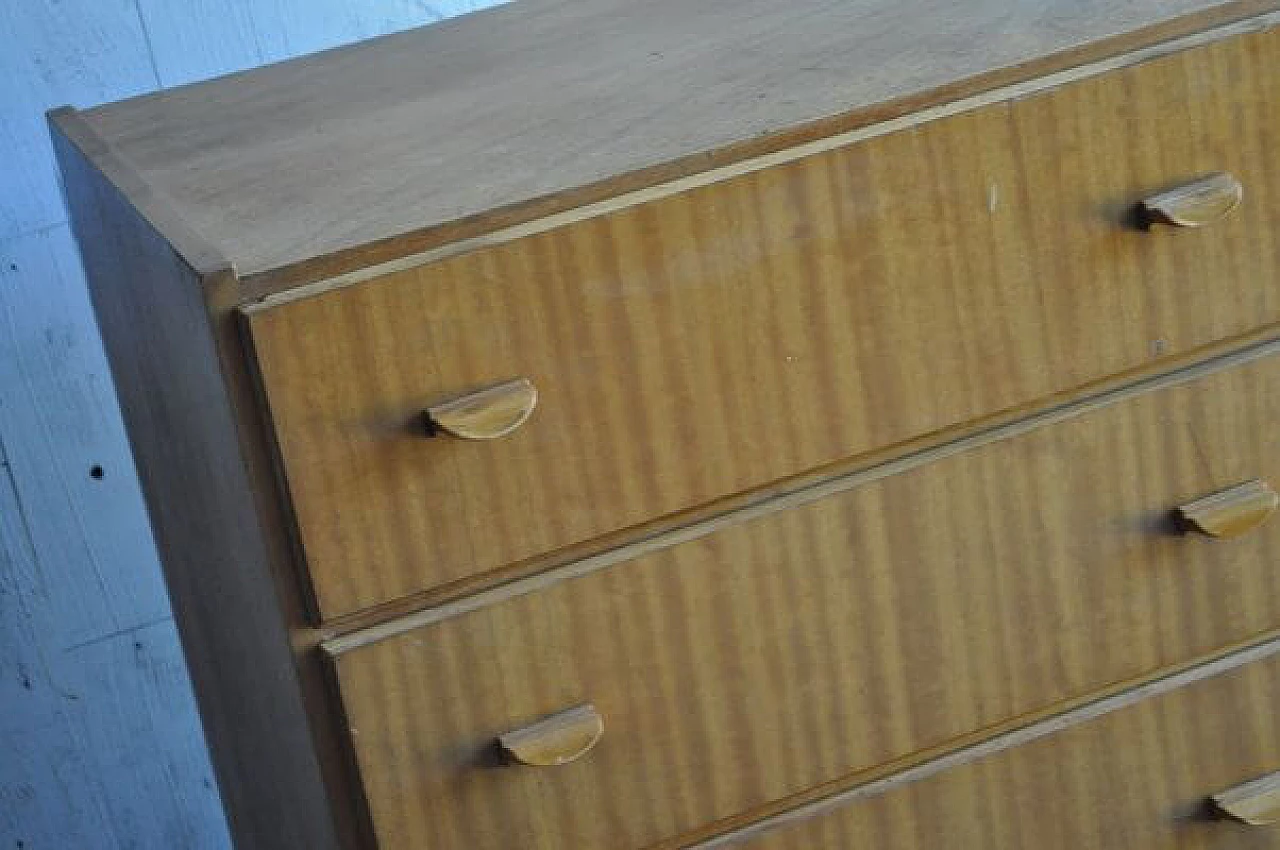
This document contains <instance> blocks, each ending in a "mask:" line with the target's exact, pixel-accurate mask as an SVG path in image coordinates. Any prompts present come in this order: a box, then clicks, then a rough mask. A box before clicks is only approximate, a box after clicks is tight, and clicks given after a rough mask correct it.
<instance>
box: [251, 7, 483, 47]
mask: <svg viewBox="0 0 1280 850" xmlns="http://www.w3.org/2000/svg"><path fill="white" fill-rule="evenodd" d="M251 5H252V7H253V15H254V21H255V23H256V24H257V26H258V44H259V46H260V49H261V51H262V58H263V61H265V62H276V61H279V60H281V59H287V58H289V57H291V56H299V55H301V54H304V53H314V52H315V51H317V50H326V49H328V48H330V47H336V46H338V45H340V44H348V43H350V42H353V41H359V40H361V39H365V38H372V37H374V36H378V35H386V34H387V33H392V32H399V31H400V30H405V29H409V28H411V27H416V26H421V25H423V24H427V23H431V22H433V21H439V20H441V19H443V18H448V17H453V16H455V15H460V14H463V13H466V12H473V11H476V10H479V9H483V8H487V7H489V6H494V5H497V3H495V2H492V0H489V2H486V1H485V0H442V2H434V3H431V2H421V0H379V2H376V3H348V2H345V0H255V2H252V4H251Z"/></svg>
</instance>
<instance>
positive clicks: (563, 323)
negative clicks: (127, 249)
mask: <svg viewBox="0 0 1280 850" xmlns="http://www.w3.org/2000/svg"><path fill="white" fill-rule="evenodd" d="M1278 54H1280V35H1277V34H1273V33H1263V34H1255V35H1249V36H1243V37H1238V38H1234V39H1231V40H1229V41H1225V42H1221V43H1217V44H1212V45H1209V46H1206V47H1201V48H1197V49H1195V50H1191V51H1187V52H1185V53H1182V54H1178V55H1174V56H1171V57H1166V58H1163V59H1160V60H1157V61H1154V62H1150V63H1147V64H1144V65H1140V66H1136V67H1132V68H1128V69H1125V70H1121V71H1116V72H1113V73H1110V74H1107V75H1105V76H1102V77H1098V78H1093V79H1088V80H1085V81H1083V82H1079V83H1075V84H1072V85H1069V86H1066V87H1064V88H1061V89H1057V90H1054V91H1050V92H1047V93H1045V94H1041V95H1038V96H1035V97H1032V98H1028V99H1026V100H1020V101H1014V102H1012V103H999V104H996V105H993V106H988V107H983V108H980V109H976V110H974V111H971V112H967V113H964V114H960V115H957V116H954V117H950V118H946V119H943V120H939V121H934V122H930V123H926V124H922V125H920V126H916V127H913V128H910V129H907V130H903V131H900V132H897V133H894V134H891V135H887V136H881V137H877V138H872V139H869V140H866V141H862V142H859V143H857V144H852V145H848V146H845V147H839V148H835V149H832V150H829V151H826V152H822V153H818V154H814V155H811V156H808V157H806V158H803V159H799V160H796V161H793V162H789V163H784V164H780V165H774V166H771V167H769V168H766V169H764V170H758V171H753V172H747V173H743V174H740V175H738V176H735V177H732V178H730V179H726V180H723V181H720V182H717V183H714V184H712V185H708V186H704V187H701V188H696V189H691V190H688V191H684V192H682V193H679V194H675V195H670V196H667V197H661V198H658V199H655V200H650V201H647V202H645V203H641V204H637V205H633V206H628V207H624V208H620V209H617V210H615V211H613V212H610V213H607V214H603V215H599V216H597V217H593V218H589V219H585V220H581V221H577V222H573V223H569V224H566V225H563V226H560V227H557V228H555V229H551V230H547V231H545V232H541V233H535V234H532V235H527V236H524V237H522V238H519V239H515V240H513V241H509V242H505V243H502V244H495V245H491V246H489V247H485V248H482V249H479V250H476V251H473V252H471V253H467V254H464V255H461V256H457V257H453V258H450V259H445V260H441V261H438V262H435V263H432V264H429V265H424V266H420V267H417V268H412V269H409V270H405V271H399V272H394V273H391V274H387V275H385V276H383V277H380V278H377V279H374V280H370V281H367V282H364V283H362V284H360V285H357V286H350V287H346V288H341V289H335V290H332V291H329V292H326V293H323V294H320V295H316V296H312V297H309V298H305V299H301V300H296V301H291V302H286V303H281V304H276V305H273V306H271V305H269V306H265V307H260V308H255V309H252V310H250V311H249V312H248V314H247V322H248V326H249V330H250V336H251V338H252V343H253V347H254V351H255V352H256V357H257V361H258V365H259V369H260V371H261V376H262V380H263V385H264V388H265V393H266V397H267V401H268V403H269V406H270V411H271V415H272V418H273V421H274V424H275V428H276V438H277V440H278V445H279V453H280V456H281V459H282V464H283V469H284V473H285V476H286V478H287V481H288V484H289V488H290V491H291V494H292V500H293V509H294V512H295V516H296V520H297V524H298V530H299V538H300V540H301V543H302V546H303V548H304V551H305V555H306V559H307V562H308V567H309V571H310V575H311V580H312V583H313V587H314V591H315V595H316V599H317V602H318V606H319V609H320V613H321V614H322V615H324V616H335V615H341V614H344V613H349V612H352V611H354V610H358V609H360V608H363V607H366V606H370V605H374V604H377V603H379V602H383V601H387V600H390V599H395V598H397V597H401V596H404V595H407V594H411V593H414V592H416V591H421V590H425V589H429V588H433V587H438V586H441V585H444V584H448V583H450V582H454V581H457V580H459V579H462V578H465V577H468V576H474V575H477V574H481V573H485V572H489V571H493V570H497V569H499V568H502V567H504V566H507V565H510V564H513V563H516V562H519V561H521V560H522V559H527V558H530V557H533V556H536V555H539V554H542V553H546V552H550V551H553V550H556V549H559V548H561V547H565V546H568V545H570V544H573V543H576V542H580V541H584V540H589V539H592V538H595V537H598V536H600V535H604V534H607V533H609V532H612V531H617V530H619V529H623V528H626V527H629V526H633V525H636V524H638V523H642V522H644V521H646V520H649V519H652V518H655V517H658V516H662V515H669V514H672V513H675V512H679V511H681V510H685V509H688V508H691V507H694V506H698V505H704V504H706V503H709V502H712V501H715V500H716V499H719V498H722V497H726V496H730V495H732V494H735V493H738V492H741V491H743V490H747V489H750V488H753V487H759V486H761V485H764V484H767V483H768V482H771V481H775V480H777V479H780V478H783V477H786V476H789V475H792V474H796V473H800V472H803V471H807V470H812V469H815V468H818V467H821V466H823V465H825V464H830V463H834V462H837V461H840V460H842V459H846V458H849V457H851V456H853V455H857V454H859V453H862V452H866V451H868V450H871V449H875V448H877V447H883V446H886V445H890V444H893V443H895V442H899V441H902V440H905V439H908V438H910V437H912V436H916V435H920V434H924V433H928V432H931V431H935V430H937V429H941V428H944V427H947V426H949V425H953V424H956V423H958V422H963V421H966V420H970V419H973V418H975V417H979V416H982V415H984V414H989V413H993V412H996V411H1000V410H1005V409H1008V408H1013V407H1016V406H1019V405H1023V404H1027V403H1030V402H1033V401H1034V400H1036V399H1039V398H1043V397H1045V396H1048V395H1051V394H1053V393H1057V392H1061V391H1065V390H1069V389H1071V388H1073V387H1078V386H1080V385H1081V384H1084V383H1087V382H1089V381H1091V380H1094V379H1099V378H1102V377H1105V376H1108V375H1113V374H1116V373H1121V372H1124V371H1126V370H1132V369H1135V368H1139V367H1142V366H1144V365H1146V364H1148V363H1151V362H1152V361H1154V360H1159V359H1160V358H1170V357H1174V356H1177V355H1186V354H1187V353H1188V352H1191V351H1193V350H1194V349H1196V348H1198V347H1201V346H1204V345H1206V344H1208V343H1211V342H1214V341H1215V340H1221V339H1224V338H1229V337H1232V336H1235V335H1239V334H1241V333H1244V332H1247V331H1249V330H1251V329H1255V328H1258V327H1261V326H1264V325H1268V324H1271V323H1273V322H1275V321H1277V319H1278V318H1280V316H1278V315H1277V312H1278V310H1280V300H1278V299H1277V297H1276V293H1275V287H1274V286H1273V274H1274V271H1273V270H1274V269H1276V268H1278V267H1280V252H1278V251H1277V246H1276V237H1275V236H1274V235H1273V234H1274V233H1275V232H1277V230H1276V223H1277V222H1280V168H1274V167H1272V166H1271V164H1270V163H1269V162H1268V161H1267V156H1268V155H1269V153H1270V152H1271V151H1272V150H1273V148H1274V143H1273V140H1274V139H1275V138H1277V136H1278V134H1280V114H1277V107H1276V106H1275V105H1276V104H1280V75H1276V74H1273V73H1270V71H1269V67H1273V66H1274V64H1275V63H1276V62H1277V61H1278V60H1280V55H1278ZM1214 171H1228V172H1230V173H1232V174H1233V175H1235V176H1236V177H1237V178H1239V180H1240V181H1241V182H1242V183H1243V184H1244V191H1245V201H1244V203H1243V205H1242V206H1241V208H1240V209H1238V210H1236V211H1235V212H1233V213H1231V214H1230V215H1228V216H1227V217H1226V218H1224V219H1223V220H1221V221H1219V222H1216V223H1214V224H1213V225H1212V226H1209V227H1204V228H1200V229H1180V228H1173V227H1163V226H1161V227H1155V228H1152V229H1151V230H1150V231H1148V232H1142V231H1140V230H1137V229H1134V228H1132V227H1130V226H1126V224H1125V219H1126V213H1127V211H1128V210H1129V209H1131V208H1132V206H1133V204H1134V202H1135V201H1137V200H1139V199H1141V198H1142V197H1144V196H1146V195H1148V194H1151V193H1154V192H1157V191H1160V190H1162V189H1166V188H1168V187H1170V186H1171V185H1176V184H1178V183H1180V182H1182V181H1186V180H1190V179H1193V178H1195V177H1199V176H1202V175H1203V174H1205V173H1207V172H1214ZM467 177H468V176H467V175H459V179H465V178H467ZM517 377H524V378H528V379H529V380H530V381H531V382H532V383H533V384H534V385H535V386H536V387H537V390H538V392H539V394H540V399H541V400H540V402H539V406H538V409H537V410H536V412H535V413H534V414H533V416H532V417H531V418H530V420H529V421H528V422H527V423H526V424H524V426H523V427H521V428H519V429H518V430H516V431H514V432H513V433H511V434H510V435H508V436H506V437H505V438H503V439H500V440H494V441H469V440H463V439H456V438H453V437H450V436H447V435H442V436H437V437H435V438H428V437H427V436H426V434H425V432H424V430H423V429H422V427H421V419H420V413H421V411H422V410H423V409H424V408H425V407H427V406H429V405H432V404H435V403H438V402H440V401H441V400H443V399H447V398H449V397H452V396H456V395H459V394H464V393H467V392H469V391H473V390H476V389H478V388H481V387H484V386H487V385H492V384H494V383H498V382H502V381H507V380H510V379H513V378H517Z"/></svg>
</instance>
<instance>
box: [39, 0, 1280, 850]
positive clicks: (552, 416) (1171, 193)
mask: <svg viewBox="0 0 1280 850" xmlns="http://www.w3.org/2000/svg"><path fill="white" fill-rule="evenodd" d="M953 6H955V8H953ZM1277 22H1280V8H1278V7H1276V6H1275V4H1272V3H1265V2H1233V3H1224V4H1213V3H1205V2H1193V1H1192V0H1183V1H1182V2H1175V0H1141V2H1134V3H1128V4H1115V8H1111V7H1102V6H1098V7H1089V6H1085V5H1081V4H1078V3H1066V2H1062V3H1059V2H1050V0H1044V1H1043V2H1039V3H1035V4H1007V3H996V2H990V3H979V4H941V3H931V2H924V0H908V2H904V3H884V2H881V0H859V2H853V3H831V2H818V0H812V2H811V0H805V2H802V3H797V4H777V3H772V4H769V3H764V2H759V0H736V2H728V0H723V2H719V1H718V2H711V3H705V4H680V3H675V2H668V1H667V0H661V2H655V3H643V4H638V3H627V2H622V0H589V2H576V3H571V2H558V1H557V0H522V2H518V3H515V4H513V5H512V6H510V7H506V8H503V9H499V10H494V11H491V12H486V13H481V14H478V15H476V16H474V17H472V18H469V19H465V20H461V21H457V22H452V23H449V24H446V25H443V26H440V27H434V28H429V29H427V30H421V31H416V32H410V33H404V34H401V35H397V36H392V37H389V38H385V39H379V40H375V41H373V42H369V43H366V44H362V45H358V46H355V47H352V48H346V49H342V50H338V51H332V52H329V53H325V54H320V55H317V56H315V57H311V58H306V59H302V60H297V61H294V62H288V63H284V64H282V65H278V66H273V67H270V68H265V69H260V70H258V71H253V72H249V73H246V74H243V75H236V76H233V77H229V78H224V79H221V80H215V81H211V82H208V83H202V84H198V85H195V86H189V87H184V88H181V89H176V90H173V91H170V92H163V93H159V94H155V95H150V96H147V97H143V98H138V99H135V100H131V101H125V102H122V103H119V104H112V105H108V106H103V107H98V108H95V109H91V110H87V111H83V112H81V111H76V110H72V109H64V110H59V111H56V112H54V113H52V114H51V124H52V127H53V133H54V140H55V146H56V148H57V151H58V155H59V161H60V164H61V167H62V170H63V175H64V184H65V187H66V190H67V198H68V203H69V206H70V208H71V211H72V214H73V219H74V224H75V228H76V232H77V235H78V238H79V240H80V243H81V247H82V253H83V255H84V259H85V264H86V268H87V270H88V272H89V277H90V281H91V286H92V289H93V295H94V303H95V307H96V309H97V312H98V316H99V320H100V324H101V327H102V331H103V337H104V341H105V343H106V346H107V349H108V354H109V358H110V360H111V363H112V368H113V374H114V377H115V380H116V383H117V388H118V390H119V393H120V397H121V400H122V407H123V409H124V414H125V419H126V423H127V425H128V427H129V432H130V437H131V440H132V443H133V449H134V453H135V457H136V460H137V464H138V468H139V473H140V476H141V478H142V481H143V486H144V490H145V492H146V494H147V498H148V505H149V509H150V512H151V518H152V524H153V528H154V531H155V534H156V539H157V544H158V546H159V548H160V551H161V553H162V556H163V560H164V563H165V566H166V573H167V578H168V581H169V585H170V590H171V594H172V597H173V601H174V607H175V612H176V614H177V616H178V619H179V624H180V627H181V632H182V636H183V641H184V647H185V649H186V652H187V655H188V658H189V661H190V664H191V669H192V676H193V680H194V682H195V686H196V690H197V695H198V697H199V700H200V704H201V709H202V716H203V719H204V722H205V724H206V732H207V736H208V739H209V741H210V745H211V749H212V751H213V756H214V761H215V766H216V768H217V771H218V777H219V783H220V789H221V791H222V794H223V798H224V800H225V802H226V806H227V811H228V815H229V817H230V820H231V824H232V831H233V833H234V834H235V836H236V840H237V843H238V844H239V845H240V846H244V847H290V848H294V847H307V848H327V847H335V848H336V847H344V848H375V847H376V848H380V850H400V848H419V847H430V848H439V850H455V848H469V849H470V848H474V849H475V850H490V848H492V850H498V848H513V847H519V848H545V849H546V850H552V848H554V850H559V849H560V848H623V850H640V848H659V847H662V848H666V847H671V848H674V847H691V846H703V847H720V846H729V845H733V844H744V845H748V846H751V845H756V844H758V845H759V846H778V847H783V846H786V847H805V848H817V847H831V848H836V847H846V846H850V844H851V843H855V842H858V841H862V840H863V839H862V837H863V836H867V839H866V840H867V841H868V842H870V843H874V844H876V845H878V846H894V847H897V846H902V847H912V846H917V845H919V846H922V847H923V846H939V844H948V846H962V847H975V848H976V847H1008V848H1016V847H1022V846H1026V845H1027V844H1028V843H1029V839H1028V838H1027V835H1028V832H1027V830H1031V829H1044V830H1047V831H1048V832H1050V833H1052V835H1053V836H1054V840H1060V841H1061V843H1062V846H1073V847H1080V846H1097V847H1112V846H1114V847H1139V846H1140V847H1147V846H1150V847H1161V848H1163V847H1192V846H1195V847H1246V846H1248V847H1263V846H1280V834H1277V833H1268V832H1267V831H1266V830H1265V828H1264V827H1261V826H1258V825H1257V824H1256V823H1244V821H1255V822H1260V821H1263V820H1267V819H1270V818H1272V817H1280V790H1277V789H1278V788H1280V774H1277V773H1276V772H1277V771H1280V756H1277V752H1278V751H1277V749H1276V741H1277V738H1276V734H1277V728H1276V725H1275V722H1274V717H1272V712H1271V710H1270V707H1271V705H1272V704H1273V702H1274V693H1275V691H1276V689H1277V687H1278V685H1277V681H1280V680H1277V678H1276V670H1275V668H1276V663H1277V661H1276V656H1277V655H1280V575H1278V574H1277V569H1276V567H1275V563H1276V560H1277V557H1280V525H1272V524H1269V523H1268V522H1267V520H1268V519H1269V518H1270V514H1271V513H1272V512H1273V511H1274V509H1275V507H1276V504H1277V496H1276V494H1275V493H1274V491H1272V489H1271V486H1270V484H1269V483H1268V482H1272V483H1274V482H1276V481H1277V480H1278V479H1280V465H1278V464H1280V460H1277V458H1280V451H1277V449H1280V446H1278V445H1277V440H1280V436H1277V434H1276V432H1275V429H1274V427H1273V423H1274V422H1276V421H1277V420H1280V326H1278V324H1277V323H1280V289H1278V288H1277V286H1276V279H1277V274H1278V273H1280V235H1278V232H1280V231H1278V228H1277V224H1278V223H1280V166H1277V165H1276V164H1275V162H1274V159H1275V151H1276V144H1277V140H1280V72H1278V69H1280V34H1277V32H1276V31H1273V30H1272V29H1271V27H1272V26H1273V24H1275V23H1277ZM1055 777H1059V778H1061V781H1060V782H1059V781H1057V780H1056V779H1055ZM1215 795H1217V797H1215ZM1215 799H1216V800H1217V802H1216V803H1215V802H1214V800H1215ZM1233 818H1234V819H1235V820H1234V822H1233V820H1232V819H1233ZM940 836H946V837H947V838H946V840H943V839H942V838H940Z"/></svg>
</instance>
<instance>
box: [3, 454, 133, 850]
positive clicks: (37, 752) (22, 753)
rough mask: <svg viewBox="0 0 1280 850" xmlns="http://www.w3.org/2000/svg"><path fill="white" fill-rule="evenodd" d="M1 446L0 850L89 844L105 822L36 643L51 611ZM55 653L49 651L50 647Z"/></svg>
mask: <svg viewBox="0 0 1280 850" xmlns="http://www.w3.org/2000/svg"><path fill="white" fill-rule="evenodd" d="M5 457H6V455H5V454H4V446H3V445H2V444H0V705H2V706H4V711H3V712H0V753H3V754H4V755H3V758H0V846H2V847H6V848H10V847H15V848H16V847H28V848H37V847H93V846H98V845H100V844H101V843H102V841H101V836H103V835H109V834H110V832H111V824H110V821H109V819H108V818H107V816H106V809H105V807H104V806H102V800H101V796H100V794H99V790H98V788H99V786H98V783H97V780H96V777H93V776H92V775H91V772H90V768H89V766H88V765H87V764H86V762H85V754H86V753H85V748H84V746H83V742H82V740H81V736H80V735H79V734H78V732H77V730H76V728H75V726H74V724H73V723H72V722H71V720H70V718H69V717H68V716H67V707H68V703H71V702H74V700H72V699H69V698H68V697H67V695H65V694H63V693H62V692H61V691H60V690H59V689H58V688H57V686H56V685H55V684H54V682H53V680H52V678H51V677H50V675H49V672H48V665H47V664H46V663H45V659H44V655H45V653H46V652H47V651H48V647H46V646H45V645H44V644H43V642H42V641H41V636H42V632H43V629H44V626H45V624H46V622H47V620H48V619H49V615H50V613H51V612H52V611H53V610H54V608H53V605H52V604H51V598H50V595H49V592H48V588H47V587H46V584H45V582H44V581H42V579H41V577H40V574H39V571H38V569H37V567H36V556H35V549H34V547H33V546H32V544H31V540H30V537H29V536H28V534H27V531H26V525H25V522H24V521H23V515H22V513H23V512H22V509H21V507H20V506H19V504H18V498H17V492H16V490H15V489H14V487H13V482H12V479H11V477H10V475H9V465H8V462H7V461H6V460H5ZM55 653H56V650H55Z"/></svg>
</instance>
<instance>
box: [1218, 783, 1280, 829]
mask: <svg viewBox="0 0 1280 850" xmlns="http://www.w3.org/2000/svg"><path fill="white" fill-rule="evenodd" d="M1211 799H1212V800H1213V807H1214V809H1216V810H1217V811H1218V813H1219V814H1221V815H1222V816H1224V817H1228V818H1231V819H1232V820H1237V821H1240V822H1241V823H1247V824H1249V825H1251V826H1270V825H1271V824H1274V823H1278V822H1280V773H1272V774H1270V775H1269V776H1262V777H1259V778H1258V779H1254V780H1251V781H1249V782H1246V783H1244V784H1243V785H1237V786H1236V787H1234V788H1228V789H1227V790H1226V791H1221V792H1219V793H1217V794H1214V795H1213V797H1212V798H1211Z"/></svg>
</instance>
